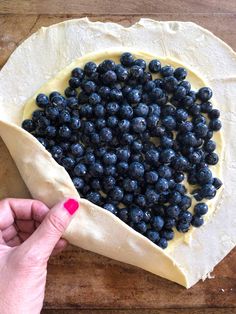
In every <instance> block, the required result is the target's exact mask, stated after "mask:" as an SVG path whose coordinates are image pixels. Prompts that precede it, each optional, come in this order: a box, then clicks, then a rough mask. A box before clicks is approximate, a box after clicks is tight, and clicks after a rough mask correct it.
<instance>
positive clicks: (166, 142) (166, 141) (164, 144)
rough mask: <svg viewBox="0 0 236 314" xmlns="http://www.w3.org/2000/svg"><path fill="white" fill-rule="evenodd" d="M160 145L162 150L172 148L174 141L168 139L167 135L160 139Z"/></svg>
mask: <svg viewBox="0 0 236 314" xmlns="http://www.w3.org/2000/svg"><path fill="white" fill-rule="evenodd" d="M160 143H161V146H162V147H163V148H171V147H172V146H173V143H174V141H173V139H172V138H170V137H168V136H167V135H164V136H162V137H161V139H160Z"/></svg>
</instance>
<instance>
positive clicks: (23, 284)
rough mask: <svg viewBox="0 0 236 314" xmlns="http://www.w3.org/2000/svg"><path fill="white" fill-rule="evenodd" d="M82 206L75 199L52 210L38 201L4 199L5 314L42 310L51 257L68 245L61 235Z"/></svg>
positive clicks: (1, 268) (0, 275)
mask: <svg viewBox="0 0 236 314" xmlns="http://www.w3.org/2000/svg"><path fill="white" fill-rule="evenodd" d="M78 207H79V204H78V202H77V201H76V200H74V199H69V200H64V201H62V202H60V203H58V204H57V205H56V206H54V207H53V208H52V209H51V210H50V211H49V208H48V207H47V206H46V205H44V204H43V203H41V202H39V201H35V200H25V199H5V200H2V201H0V309H1V314H6V313H7V314H32V313H40V311H41V309H42V306H43V299H44V291H45V284H46V275H47V262H48V259H49V257H50V255H51V254H52V253H57V252H59V251H61V250H62V249H64V248H65V246H66V244H67V242H66V240H64V239H61V236H62V234H63V232H64V231H65V229H66V228H67V226H68V225H69V223H70V221H71V218H72V215H73V214H74V212H75V211H76V210H77V209H78Z"/></svg>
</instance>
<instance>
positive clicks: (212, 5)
mask: <svg viewBox="0 0 236 314" xmlns="http://www.w3.org/2000/svg"><path fill="white" fill-rule="evenodd" d="M84 16H88V17H89V18H90V19H91V20H93V21H96V20H100V21H113V22H117V23H121V24H122V25H125V26H128V25H131V24H132V23H134V22H136V21H138V20H139V19H140V18H141V17H149V18H153V19H157V20H163V21H167V20H181V21H193V22H196V23H198V24H200V25H201V26H203V27H206V28H207V29H209V30H210V31H212V32H214V33H215V34H216V35H217V36H218V37H220V38H221V39H223V40H224V41H225V42H226V43H228V44H229V45H230V46H231V47H232V48H233V49H235V50H236V1H235V0H227V1H219V0H205V1H204V0H202V1H198V0H186V1H181V0H168V1H163V0H155V1H154V0H142V1H139V0H136V1H128V0H120V1H112V0H94V1H93V0H86V1H85V0H82V1H79V0H72V1H69V0H58V1H56V0H51V1H47V0H41V1H39V0H33V1H27V0H11V1H9V0H5V1H3V0H0V66H2V65H3V64H4V63H5V62H6V60H7V59H8V57H9V55H10V54H11V53H12V51H14V49H15V48H16V47H17V46H18V45H19V44H20V43H21V42H22V41H23V40H24V39H26V38H27V37H28V36H29V35H30V34H32V33H33V32H35V31H36V30H37V29H38V28H39V27H41V26H48V25H51V24H54V23H58V22H61V21H63V20H66V19H71V18H78V17H84ZM212 275H213V276H214V277H215V278H214V279H211V280H209V279H207V280H206V281H205V282H199V283H198V284H197V285H195V286H194V287H193V288H191V289H189V290H186V289H184V288H182V287H180V286H178V285H177V284H174V283H172V282H169V281H167V280H164V279H161V278H159V277H157V276H154V275H152V274H149V273H147V272H145V271H143V270H140V269H138V268H135V267H132V266H129V265H126V264H122V263H119V262H116V261H113V260H110V259H108V258H105V257H102V256H99V255H97V254H94V253H91V252H87V251H84V250H82V249H78V248H74V247H70V248H68V250H66V251H65V252H64V253H63V254H61V255H60V256H57V257H54V258H52V259H51V260H50V264H49V269H48V282H47V289H46V296H45V306H44V310H43V313H44V314H56V313H59V314H64V313H69V314H74V313H81V314H88V313H95V314H125V313H127V314H134V313H135V314H154V313H155V314H188V313H192V314H200V313H201V314H202V313H203V314H205V313H210V314H223V313H230V314H231V313H236V249H234V250H233V251H232V252H231V253H230V254H229V255H228V256H227V257H226V258H225V259H224V260H223V261H222V262H221V263H220V264H219V265H218V266H217V267H216V268H215V270H214V272H213V274H212Z"/></svg>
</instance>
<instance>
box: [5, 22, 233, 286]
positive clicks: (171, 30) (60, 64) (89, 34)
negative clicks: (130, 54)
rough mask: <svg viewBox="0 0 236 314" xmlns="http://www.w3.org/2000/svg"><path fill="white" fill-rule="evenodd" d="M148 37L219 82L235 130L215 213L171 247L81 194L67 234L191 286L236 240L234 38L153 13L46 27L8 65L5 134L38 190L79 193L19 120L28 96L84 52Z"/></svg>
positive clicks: (48, 194)
mask: <svg viewBox="0 0 236 314" xmlns="http://www.w3.org/2000/svg"><path fill="white" fill-rule="evenodd" d="M142 38H145V51H147V52H149V53H151V54H153V55H157V56H160V57H163V58H165V57H171V58H175V59H178V60H180V61H181V62H183V63H184V64H186V65H188V67H190V68H191V69H193V70H194V72H196V73H201V77H202V78H203V79H204V80H205V81H206V82H207V85H209V86H210V87H211V88H212V89H213V91H214V93H215V94H214V95H215V102H216V104H217V105H218V107H219V109H220V110H221V112H222V121H223V127H224V128H223V136H224V137H225V134H227V141H226V143H225V148H224V156H223V162H222V174H223V182H224V187H225V189H224V191H223V193H222V194H221V198H220V200H219V201H218V203H217V206H215V211H214V215H213V216H212V217H211V219H209V220H208V222H207V223H206V224H205V225H204V226H202V227H201V228H199V229H196V230H195V231H194V236H193V237H192V240H191V241H190V242H189V243H185V242H184V241H183V242H181V243H180V244H179V245H177V246H175V247H173V249H172V250H170V251H169V252H168V253H165V251H163V250H162V249H160V248H158V247H157V246H156V245H154V244H153V243H151V242H150V241H149V240H147V239H146V238H144V237H143V236H142V235H140V234H138V233H136V232H135V231H134V230H132V229H131V228H129V227H128V226H127V225H126V224H124V223H123V222H122V221H120V220H119V219H118V218H116V217H115V216H114V215H112V214H110V213H109V212H106V211H104V210H103V209H101V208H99V207H98V206H95V205H93V204H91V203H90V202H88V201H86V200H84V199H80V202H81V209H80V211H79V212H78V213H77V214H76V216H75V217H74V219H73V220H72V222H71V224H70V226H69V228H68V229H67V231H66V233H65V238H66V239H68V240H69V241H70V242H71V243H72V244H75V245H78V246H80V247H82V248H85V249H88V250H91V251H94V252H96V253H99V254H102V255H105V256H108V257H111V258H114V259H117V260H119V261H123V262H126V263H130V264H132V265H136V266H139V267H141V268H143V269H146V270H148V271H150V272H153V273H155V274H157V275H159V276H162V277H164V278H167V279H169V280H172V281H175V282H177V283H179V284H181V285H183V286H185V287H191V286H192V285H193V284H195V283H196V282H197V281H198V280H199V279H200V278H202V277H204V276H206V274H207V273H208V272H210V271H211V270H212V269H213V268H214V266H215V265H216V264H217V263H219V261H220V260H221V259H222V258H223V257H224V256H225V255H226V254H227V253H228V252H229V251H230V250H231V249H232V248H233V247H234V246H235V243H236V231H235V230H236V229H235V227H236V212H235V211H234V203H235V201H236V195H234V193H233V192H234V187H235V184H236V182H235V181H233V180H232V181H231V179H230V178H231V177H232V178H234V177H235V174H236V167H235V163H236V147H235V146H236V143H235V140H234V127H235V121H236V117H235V114H234V112H235V110H236V104H235V99H236V98H235V96H236V90H235V82H236V76H235V73H236V55H235V53H234V52H233V51H232V50H231V49H230V48H229V47H228V46H227V45H226V44H224V43H223V42H222V41H220V40H219V39H218V38H216V37H215V36H214V35H213V34H211V33H210V32H208V31H206V30H204V29H202V28H201V27H199V26H197V25H195V24H193V23H183V22H156V21H152V20H149V19H142V20H140V22H138V23H136V24H135V25H133V26H131V27H129V28H124V27H122V26H120V25H117V24H113V23H100V22H96V23H91V22H89V21H88V20H87V19H80V20H71V21H67V22H63V23H60V24H57V25H53V26H51V27H49V28H42V29H41V30H39V31H38V32H37V33H36V34H34V35H32V36H31V37H30V38H29V39H27V40H26V41H25V42H24V43H23V44H22V45H21V46H19V47H18V48H17V49H16V51H15V52H14V53H13V54H12V56H11V57H10V59H9V60H8V62H7V63H6V65H5V66H4V67H3V69H2V71H1V72H0V88H1V93H0V94H1V95H0V117H1V118H0V119H1V121H0V135H1V136H2V139H3V141H4V142H5V144H6V146H7V147H8V150H9V152H10V154H11V155H12V157H13V159H14V161H15V163H16V165H17V167H18V169H19V172H20V174H21V176H22V178H23V180H24V182H25V183H26V185H27V187H28V189H29V191H30V192H31V194H32V196H33V197H35V198H38V199H40V200H42V201H44V202H45V203H46V204H47V205H48V206H52V205H53V204H54V203H55V202H56V201H58V200H59V199H60V198H61V197H62V196H69V195H74V196H76V195H77V196H78V194H77V192H76V190H75V188H74V186H73V184H72V182H71V180H70V178H69V175H68V174H67V172H66V171H65V170H64V168H62V167H61V166H59V165H58V164H57V163H56V162H55V161H54V160H53V159H52V157H51V156H50V154H49V153H48V152H47V151H46V150H45V149H44V148H43V147H42V146H41V145H40V144H39V143H38V142H37V140H35V139H34V138H33V137H32V136H31V135H30V134H28V133H27V132H24V130H22V129H20V128H19V125H20V123H21V121H22V115H23V110H24V102H25V101H26V100H27V99H29V98H30V97H32V95H34V94H35V92H36V91H37V89H38V88H39V87H40V86H42V85H43V84H44V83H45V82H46V81H48V79H50V78H52V77H53V76H55V74H56V73H57V72H58V71H59V70H61V69H63V68H65V66H66V65H68V64H70V63H71V62H72V61H73V60H75V59H76V58H79V57H80V56H82V55H85V54H87V53H91V52H93V51H104V50H107V49H110V48H114V49H122V50H124V49H125V50H127V51H128V50H132V51H139V50H143V41H142V40H141V39H142ZM52 47H53V48H52ZM219 69H220V70H219ZM19 82H20V84H19ZM215 102H214V103H215ZM16 139H17V140H16ZM39 187H40V188H39ZM222 222H223V223H222Z"/></svg>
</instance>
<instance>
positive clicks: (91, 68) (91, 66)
mask: <svg viewBox="0 0 236 314" xmlns="http://www.w3.org/2000/svg"><path fill="white" fill-rule="evenodd" d="M96 71H97V65H96V64H95V63H94V62H92V61H90V62H87V63H86V64H85V66H84V73H85V74H86V75H87V76H90V75H92V74H93V73H94V72H96Z"/></svg>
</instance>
